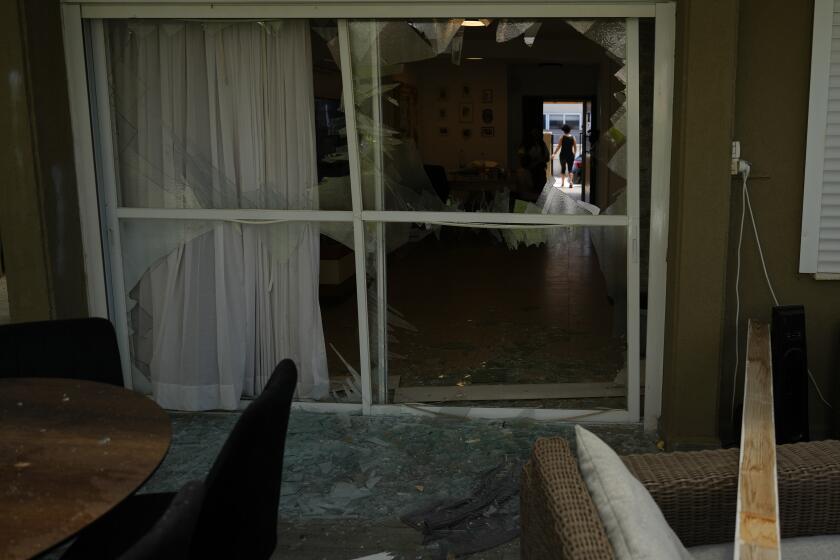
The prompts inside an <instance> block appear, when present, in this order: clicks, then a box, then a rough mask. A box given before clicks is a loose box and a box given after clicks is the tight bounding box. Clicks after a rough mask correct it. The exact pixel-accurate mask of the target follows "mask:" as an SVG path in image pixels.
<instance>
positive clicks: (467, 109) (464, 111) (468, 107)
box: [458, 103, 473, 123]
mask: <svg viewBox="0 0 840 560" xmlns="http://www.w3.org/2000/svg"><path fill="white" fill-rule="evenodd" d="M472 111H473V106H472V103H461V110H460V111H459V112H458V122H462V123H471V122H473V112H472Z"/></svg>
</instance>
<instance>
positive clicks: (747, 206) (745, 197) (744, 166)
mask: <svg viewBox="0 0 840 560" xmlns="http://www.w3.org/2000/svg"><path fill="white" fill-rule="evenodd" d="M739 170H740V172H741V177H742V178H743V180H744V182H743V185H742V187H741V227H740V230H739V232H738V258H737V261H738V262H737V265H736V268H735V371H734V375H733V377H732V406H731V413H732V418H734V417H735V392H736V391H735V390H736V388H737V387H738V363H739V361H740V337H739V330H740V329H739V324H740V315H741V292H740V280H741V244H742V243H743V240H744V217H745V215H746V211H747V210H749V212H750V222H752V229H753V234H754V235H755V244H756V247H758V256H759V258H760V260H761V269H762V270H763V271H764V279H765V280H766V281H767V288H768V289H769V290H770V296H771V297H772V298H773V303H774V304H775V305H776V306H777V307H778V306H779V305H780V303H779V298H778V297H776V291H775V290H774V289H773V283H772V282H771V281H770V274H769V273H768V272H767V263H766V262H765V260H764V250H763V249H762V248H761V239H760V238H759V236H758V226H757V225H756V220H755V213H754V212H753V208H752V202H751V201H750V192H749V189H748V188H747V180H748V179H749V177H750V164H749V162H748V161H745V160H741V161H740V162H739ZM808 378H809V379H810V380H811V383H812V384H813V385H814V389H815V390H816V391H817V395H818V396H819V398H820V400H821V401H822V402H823V404H825V406H827V407H828V408H831V409H833V408H834V407H832V406H831V404H829V402H828V401H827V400H825V397H823V394H822V391H821V390H820V386H819V385H818V384H817V380H816V379H814V374H813V373H811V370H810V369H808Z"/></svg>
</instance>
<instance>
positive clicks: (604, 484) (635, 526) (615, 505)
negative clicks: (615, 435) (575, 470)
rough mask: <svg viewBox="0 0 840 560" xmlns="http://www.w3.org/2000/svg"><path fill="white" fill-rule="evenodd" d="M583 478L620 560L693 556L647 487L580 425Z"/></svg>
mask: <svg viewBox="0 0 840 560" xmlns="http://www.w3.org/2000/svg"><path fill="white" fill-rule="evenodd" d="M575 432H576V434H577V455H578V461H579V463H580V471H581V474H582V475H583V480H584V482H585V483H586V486H587V487H588V489H589V493H590V494H591V496H592V501H593V502H594V503H595V507H596V509H597V510H598V514H599V515H600V517H601V521H602V522H603V524H604V527H605V529H606V531H607V537H608V538H609V540H610V544H611V545H612V547H613V551H614V552H615V556H616V558H618V559H619V560H647V559H655V560H660V559H662V558H669V559H674V560H678V559H683V560H690V559H691V554H690V553H689V552H688V551H687V550H686V548H685V547H684V546H683V545H682V543H681V542H680V540H679V539H678V538H677V536H676V534H674V531H673V530H671V527H669V526H668V522H667V521H665V517H663V515H662V512H661V511H659V507H658V506H657V505H656V502H654V501H653V498H652V497H651V496H650V494H649V493H648V491H647V490H646V489H645V487H644V486H643V485H642V483H641V482H639V481H638V480H637V479H636V478H635V477H634V476H633V475H632V474H631V473H630V471H629V470H627V467H626V466H624V463H623V462H622V461H621V458H620V457H619V456H618V455H617V454H616V453H615V451H613V450H612V449H611V448H610V446H608V445H607V444H606V443H604V442H603V441H601V439H600V438H598V436H596V435H595V434H593V433H592V432H590V431H589V430H586V429H585V428H582V427H580V426H575Z"/></svg>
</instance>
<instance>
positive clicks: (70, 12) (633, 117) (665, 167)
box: [62, 0, 675, 429]
mask: <svg viewBox="0 0 840 560" xmlns="http://www.w3.org/2000/svg"><path fill="white" fill-rule="evenodd" d="M476 13H480V14H482V16H485V17H494V18H499V17H517V18H522V17H535V18H551V17H565V18H571V17H578V18H593V17H623V18H627V19H628V36H627V41H628V47H627V50H628V70H629V77H628V82H629V84H630V85H631V87H630V88H629V89H628V101H627V102H628V116H629V119H628V131H629V133H628V177H627V181H628V193H631V196H629V197H628V211H627V215H625V216H616V215H612V216H577V215H575V216H564V215H530V214H492V213H449V212H397V211H386V210H382V209H377V210H363V209H362V204H361V182H360V169H359V152H358V136H357V135H356V133H355V128H356V126H355V104H354V103H353V102H352V95H353V91H352V87H351V84H350V81H349V80H343V82H344V84H343V88H344V92H343V93H344V96H345V106H346V107H348V108H350V110H348V111H347V113H346V114H345V117H346V121H347V129H348V152H349V155H350V161H351V165H350V176H351V195H352V199H353V210H352V211H323V210H213V209H206V210H181V209H139V208H118V207H117V206H116V196H115V190H114V189H115V185H114V183H111V186H112V190H114V192H112V193H110V194H109V193H107V192H106V193H101V192H98V191H97V174H98V175H99V181H100V182H101V183H104V182H109V181H113V178H114V177H113V173H114V171H113V169H111V170H108V169H104V168H105V167H107V165H104V166H102V167H103V168H102V169H100V168H97V164H98V163H99V162H97V161H96V160H95V158H94V141H93V132H92V130H91V129H92V125H93V126H94V127H99V128H100V129H101V130H110V124H109V122H108V121H109V119H110V115H109V111H108V110H107V108H108V105H107V104H105V103H103V102H104V101H105V99H99V98H101V97H102V95H103V93H102V92H103V91H107V90H103V84H102V83H100V84H98V85H95V87H94V89H95V90H96V91H89V85H88V77H87V73H86V63H87V59H86V55H85V36H84V33H83V20H87V19H90V20H100V19H108V18H157V19H168V18H187V19H207V18H243V19H268V18H327V17H329V18H336V19H338V20H339V34H340V35H341V36H343V40H342V41H341V45H342V49H344V55H345V56H342V74H343V75H345V76H347V75H352V74H351V73H350V70H351V69H350V68H349V65H350V57H349V56H346V54H347V53H346V49H347V44H348V41H347V39H348V34H347V25H346V19H355V18H388V17H393V16H394V14H399V16H400V18H411V17H458V16H464V15H474V14H476ZM62 17H63V25H64V44H65V58H66V65H67V73H68V92H69V96H70V107H71V121H72V126H73V136H74V151H75V159H76V171H77V180H78V187H79V204H80V210H81V216H82V218H81V220H82V228H83V241H84V247H85V269H86V273H87V278H88V295H89V306H90V312H91V315H93V316H102V317H108V316H110V317H111V318H112V319H113V320H114V322H115V324H117V327H118V328H117V330H118V331H119V330H120V329H122V330H123V333H122V335H121V336H120V337H119V342H120V346H121V354H122V356H123V370H124V375H125V376H126V383H127V386H130V383H131V380H130V372H131V369H130V367H128V365H129V355H128V341H127V330H126V329H127V326H126V323H125V321H124V318H125V309H124V305H122V303H121V302H123V301H124V293H123V291H124V286H122V284H121V282H120V281H118V280H119V279H116V278H114V279H112V282H111V284H112V285H113V286H112V287H113V289H114V291H115V293H114V294H113V298H114V300H115V301H116V302H118V303H117V304H116V305H113V306H112V307H113V308H114V313H112V314H109V311H108V310H109V306H108V289H107V286H106V283H105V270H106V260H110V261H111V262H112V263H121V255H120V250H121V249H120V246H119V239H118V237H116V236H118V235H119V228H118V227H117V222H118V220H127V219H199V220H215V219H245V220H248V219H257V220H285V221H312V222H323V221H333V222H346V223H352V225H353V230H354V242H355V245H356V247H357V248H362V247H364V245H365V243H364V224H365V223H366V222H376V223H380V224H383V223H385V222H421V223H423V222H434V223H441V224H453V225H459V224H460V225H464V224H473V223H484V224H487V223H490V224H498V223H505V224H539V225H589V226H613V227H624V228H627V236H628V237H627V239H628V250H627V266H628V285H627V299H628V311H632V312H628V335H627V336H628V344H627V346H628V356H627V365H628V394H627V409H626V410H609V411H599V410H569V409H521V408H489V407H487V408H485V407H471V408H466V407H463V408H462V407H438V406H419V407H407V406H403V405H388V404H374V403H373V394H372V390H371V387H372V383H371V368H370V365H371V361H370V347H369V332H370V331H369V329H368V308H367V293H366V289H365V286H364V283H363V282H357V301H358V314H359V339H360V340H359V358H360V361H361V370H362V371H361V374H362V378H363V384H362V388H363V395H362V403H361V404H341V403H297V404H296V405H295V406H296V407H298V408H303V409H307V410H319V411H332V410H341V411H360V412H362V413H363V414H371V415H391V414H395V413H399V414H441V413H443V414H447V415H453V416H462V417H467V418H533V419H537V420H586V421H599V422H639V421H640V420H641V417H640V409H641V407H640V404H641V403H640V391H639V380H640V372H639V366H640V361H639V338H640V332H639V316H640V315H639V291H640V290H639V270H638V260H639V247H638V241H639V223H638V220H639V201H638V183H639V149H638V148H639V146H638V144H639V135H638V130H639V122H638V104H639V98H638V95H639V94H638V83H639V80H638V25H637V23H638V21H637V19H636V18H642V17H644V18H655V24H656V54H655V62H654V64H655V75H654V99H653V104H654V124H653V162H652V164H653V179H652V181H653V182H652V207H651V213H652V216H651V236H650V244H651V245H650V264H649V267H650V271H649V279H650V280H649V287H648V294H649V296H648V301H649V307H648V331H647V372H646V386H645V426H646V427H647V428H649V429H653V428H655V426H656V421H657V419H658V417H659V413H660V409H661V404H660V403H661V379H662V371H661V367H662V366H661V364H662V359H661V354H662V349H663V346H664V308H665V270H666V268H665V253H666V249H667V230H668V198H669V196H668V195H669V175H670V134H671V119H672V96H673V64H674V26H675V4H674V3H673V2H655V1H642V2H634V1H620V0H619V1H614V2H612V3H608V4H607V3H604V4H602V3H583V2H563V1H559V2H558V1H556V0H555V1H538V2H523V3H518V2H510V3H506V4H501V3H481V2H460V3H451V2H446V1H445V0H427V1H425V2H408V1H400V0H394V1H390V2H383V3H370V2H361V1H356V0H334V1H333V2H330V3H328V4H324V3H318V2H312V1H303V0H286V1H285V2H283V1H281V2H270V1H267V0H245V1H239V0H228V2H226V3H225V4H210V3H207V2H206V0H181V1H180V2H171V3H165V4H162V3H159V0H134V1H133V2H126V3H120V4H115V3H113V2H112V0H83V1H71V0H64V1H63V4H62ZM91 28H92V29H93V30H94V33H93V35H94V39H95V40H101V38H100V39H96V37H95V36H96V34H97V33H101V24H100V26H99V29H100V31H96V25H95V24H93V25H92V26H91ZM92 50H93V53H92V54H93V56H94V63H95V64H101V63H102V60H100V61H99V63H96V61H95V58H96V57H101V56H104V52H98V50H97V48H96V47H94V48H93V49H92ZM89 96H92V97H89ZM348 100H349V101H348ZM91 103H93V105H91ZM103 105H104V106H103ZM92 106H93V107H94V108H98V109H97V110H96V114H95V115H92V114H91V113H92V111H91V107H92ZM633 131H635V134H634V133H633ZM106 136H108V135H103V138H101V139H100V140H101V144H103V145H104V144H107V143H108V142H110V138H104V137H106ZM104 149H105V151H107V149H108V148H107V147H105V148H104ZM100 155H103V154H100ZM100 159H103V160H106V161H107V158H104V157H103V158H100ZM111 161H113V160H111ZM105 190H106V191H107V190H108V189H107V188H106V189H105ZM99 196H103V198H104V200H103V205H102V206H103V208H104V214H105V215H106V217H105V219H104V220H103V221H104V222H105V223H104V224H102V225H100V217H99V212H100V206H99V204H100V202H99ZM103 234H104V235H103ZM103 241H106V242H107V247H105V246H103ZM380 249H381V248H380ZM355 255H356V263H355V265H356V277H357V278H364V277H365V275H366V270H365V263H364V257H365V255H364V251H362V250H356V251H355ZM112 268H119V267H112ZM379 268H380V269H383V268H384V267H379ZM383 289H384V288H383ZM120 308H122V310H121V311H119V309H120ZM120 322H122V325H120V324H119V323H120ZM379 323H380V324H382V322H381V321H380V322H379ZM379 338H380V339H382V338H383V337H379ZM378 353H379V356H380V357H381V356H382V349H381V348H380V349H379V352H378ZM652 358H653V359H652ZM382 386H383V384H382V383H380V387H382ZM634 388H635V389H634ZM380 397H381V394H380Z"/></svg>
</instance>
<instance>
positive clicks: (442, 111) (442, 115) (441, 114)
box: [438, 107, 446, 121]
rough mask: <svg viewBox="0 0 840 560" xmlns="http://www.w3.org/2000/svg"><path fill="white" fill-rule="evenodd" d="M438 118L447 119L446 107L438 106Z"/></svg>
mask: <svg viewBox="0 0 840 560" xmlns="http://www.w3.org/2000/svg"><path fill="white" fill-rule="evenodd" d="M438 120H441V121H445V120H446V107H439V108H438Z"/></svg>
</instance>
